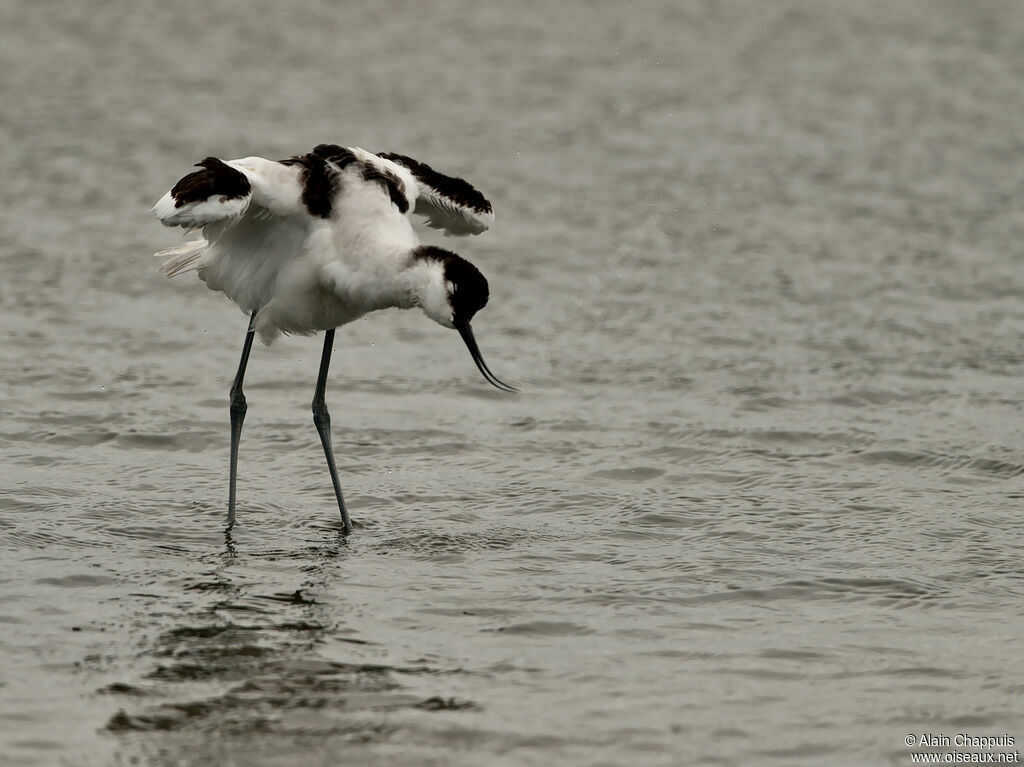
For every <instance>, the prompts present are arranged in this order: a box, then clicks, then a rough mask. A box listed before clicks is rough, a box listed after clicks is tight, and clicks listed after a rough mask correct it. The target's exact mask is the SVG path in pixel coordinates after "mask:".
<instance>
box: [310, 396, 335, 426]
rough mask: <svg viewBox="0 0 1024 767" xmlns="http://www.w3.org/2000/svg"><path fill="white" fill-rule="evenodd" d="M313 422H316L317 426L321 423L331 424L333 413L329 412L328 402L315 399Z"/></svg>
mask: <svg viewBox="0 0 1024 767" xmlns="http://www.w3.org/2000/svg"><path fill="white" fill-rule="evenodd" d="M313 423H315V424H316V425H317V426H320V425H321V424H324V425H327V426H330V424H331V414H330V413H329V412H327V403H326V402H320V401H319V400H313Z"/></svg>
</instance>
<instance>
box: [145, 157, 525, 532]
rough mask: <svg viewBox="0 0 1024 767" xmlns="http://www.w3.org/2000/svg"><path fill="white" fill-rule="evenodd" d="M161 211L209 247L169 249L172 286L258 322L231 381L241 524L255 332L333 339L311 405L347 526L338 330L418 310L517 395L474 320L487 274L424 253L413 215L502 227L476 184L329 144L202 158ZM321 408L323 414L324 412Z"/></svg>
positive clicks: (458, 228) (464, 225) (427, 249)
mask: <svg viewBox="0 0 1024 767" xmlns="http://www.w3.org/2000/svg"><path fill="white" fill-rule="evenodd" d="M197 167H198V168H199V170H196V171H194V172H192V173H189V174H188V175H186V176H184V177H183V178H182V179H181V180H179V181H178V183H177V184H175V185H174V187H172V188H171V190H170V191H169V192H167V194H165V195H164V196H163V197H162V198H161V199H160V200H159V201H158V202H157V203H156V205H155V206H154V207H153V212H154V213H155V214H156V216H157V218H159V219H160V221H161V222H162V223H163V224H165V225H166V226H177V227H183V228H185V229H189V230H192V229H201V230H202V235H203V236H202V238H201V239H196V240H193V241H191V242H187V243H185V244H184V245H181V246H179V247H176V248H170V249H168V250H164V251H161V252H160V253H158V254H157V255H158V256H162V257H165V258H166V260H165V262H164V264H163V266H162V267H161V270H162V271H163V272H164V273H165V274H166V275H167V276H169V277H173V276H175V275H177V274H181V273H183V272H187V271H192V270H196V271H197V272H198V275H199V278H200V279H202V280H203V281H204V282H205V283H206V285H207V287H209V288H210V289H211V290H215V291H220V292H222V293H224V294H225V295H227V296H228V297H229V298H230V299H231V300H232V301H234V302H235V303H236V304H238V306H239V307H241V308H242V309H243V311H245V312H247V313H248V314H249V315H250V324H249V331H248V333H247V335H246V343H245V345H244V347H243V353H242V361H241V363H240V365H239V369H238V373H237V375H236V378H235V383H234V385H233V386H232V408H231V414H232V451H231V481H230V485H231V489H230V499H229V511H228V522H229V526H230V525H231V524H233V522H234V507H235V473H236V470H235V466H236V462H237V448H238V435H239V434H240V432H241V423H242V419H243V418H244V413H245V399H244V395H242V377H243V375H244V372H245V366H246V364H247V361H248V357H249V351H250V348H251V344H252V337H253V334H254V333H258V334H259V335H260V337H261V338H262V339H263V341H264V342H265V343H271V342H272V341H273V340H274V339H275V338H276V337H277V335H278V334H280V333H295V334H304V335H308V334H312V333H315V332H316V331H319V330H322V331H326V333H327V337H326V338H325V344H324V356H323V360H322V363H321V371H320V377H319V380H318V383H317V390H316V394H315V396H314V403H313V409H314V421H316V422H317V429H318V430H319V431H320V436H321V439H322V441H323V443H324V450H325V453H326V454H327V460H328V465H329V467H330V469H331V475H332V479H333V480H334V485H335V491H336V494H337V499H338V504H339V507H340V509H341V512H342V518H343V520H344V525H345V528H346V530H347V529H348V528H349V522H348V515H347V511H346V510H345V505H344V501H343V499H342V494H341V488H340V485H339V483H338V480H337V473H336V470H335V468H334V460H333V452H332V450H331V448H330V428H329V418H328V415H327V411H326V405H325V404H324V403H323V390H324V386H325V385H326V375H327V366H328V364H329V361H330V350H331V345H332V344H333V340H334V330H335V328H337V327H340V326H341V325H344V324H346V323H348V322H352V321H353V320H355V319H358V318H359V317H361V316H363V315H365V314H367V313H369V312H372V311H376V310H378V309H385V308H389V307H397V308H404V309H407V308H413V307H419V308H421V309H422V310H423V312H424V313H425V314H426V315H427V316H428V317H429V318H430V319H432V320H434V321H435V322H437V323H439V324H440V325H443V326H444V327H447V328H454V329H456V330H458V331H459V333H460V334H461V336H462V338H463V340H464V341H465V343H466V345H467V347H468V348H469V351H470V354H471V355H472V357H473V361H474V362H475V363H476V365H477V367H478V368H479V370H480V372H481V373H482V374H483V376H484V378H486V379H487V381H488V382H490V383H491V384H492V385H494V386H496V387H497V388H499V389H503V390H506V391H515V390H514V389H513V388H512V387H510V386H508V385H507V384H505V383H503V382H502V381H500V380H499V379H498V378H496V377H495V376H494V374H493V373H491V371H490V370H489V369H488V367H487V365H486V363H485V362H484V360H483V357H482V356H481V354H480V349H479V347H478V346H477V344H476V340H475V339H474V337H473V332H472V329H471V327H470V320H471V319H472V318H473V316H474V315H475V314H476V312H477V311H479V310H480V309H482V308H483V307H484V306H485V305H486V304H487V299H488V286H487V280H486V279H485V278H484V276H483V275H482V274H481V273H480V272H479V271H478V270H477V269H476V267H474V266H473V265H472V264H470V263H469V262H468V261H466V260H465V259H464V258H462V257H461V256H459V255H457V254H455V253H453V252H451V251H449V250H446V249H443V248H438V247H433V246H422V245H420V242H419V238H418V237H417V235H416V233H415V231H414V230H413V227H412V223H411V221H410V218H409V217H410V215H416V216H422V217H423V218H424V219H425V220H426V223H427V225H428V226H431V227H433V228H437V229H442V230H444V231H445V232H446V233H447V234H450V235H468V234H479V233H481V232H483V231H485V230H486V229H487V228H488V227H489V226H490V225H491V224H492V223H493V221H494V212H493V210H492V208H491V204H490V202H488V201H487V199H486V198H485V197H484V196H483V195H482V194H481V193H480V192H479V191H478V190H477V189H476V188H474V187H473V186H472V185H470V184H469V183H468V182H466V181H463V180H462V179H459V178H453V177H450V176H446V175H444V174H442V173H439V172H437V171H435V170H434V169H433V168H431V167H430V166H429V165H426V164H424V163H420V162H417V161H416V160H413V159H412V158H410V157H406V156H404V155H400V154H386V153H382V154H373V153H371V152H367V151H365V150H363V149H360V148H358V147H341V146H337V145H334V144H321V145H320V146H317V147H316V148H315V149H314V150H313V151H312V152H310V153H308V154H304V155H297V156H295V157H292V158H290V159H287V160H280V161H275V160H267V159H264V158H262V157H246V158H243V159H240V160H221V159H218V158H216V157H207V158H206V159H205V160H203V161H202V162H200V163H199V164H198V166H197ZM318 411H320V415H317V413H318Z"/></svg>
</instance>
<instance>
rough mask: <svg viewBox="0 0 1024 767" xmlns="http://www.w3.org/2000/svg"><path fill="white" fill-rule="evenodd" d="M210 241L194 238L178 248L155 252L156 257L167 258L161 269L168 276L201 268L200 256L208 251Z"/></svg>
mask: <svg viewBox="0 0 1024 767" xmlns="http://www.w3.org/2000/svg"><path fill="white" fill-rule="evenodd" d="M207 245H209V243H208V242H207V241H206V240H192V241H191V242H186V243H185V244H184V245H179V246H177V247H176V248H168V249H167V250H161V251H160V252H159V253H156V254H154V255H155V257H156V258H166V259H167V260H166V261H164V262H163V263H162V264H161V265H160V271H161V272H163V273H164V274H165V275H166V276H168V277H174V276H175V275H178V274H181V273H182V272H187V271H190V270H192V269H197V268H199V258H200V256H202V255H203V253H204V252H205V251H206V247H207Z"/></svg>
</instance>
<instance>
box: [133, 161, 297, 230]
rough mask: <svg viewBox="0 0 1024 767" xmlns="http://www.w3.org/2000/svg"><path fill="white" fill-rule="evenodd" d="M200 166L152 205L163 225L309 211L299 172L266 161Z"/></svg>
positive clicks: (192, 224)
mask: <svg viewBox="0 0 1024 767" xmlns="http://www.w3.org/2000/svg"><path fill="white" fill-rule="evenodd" d="M197 167H199V168H201V170H197V171H194V172H192V173H189V174H188V175H187V176H185V177H183V178H182V179H181V180H179V181H178V183H177V184H175V185H174V186H173V187H172V188H171V191H169V192H168V193H167V194H165V195H164V196H163V197H161V198H160V200H159V201H158V202H157V204H156V205H154V206H153V212H154V213H155V214H156V217H157V218H158V219H160V221H161V223H163V224H164V225H165V226H182V227H185V228H188V229H194V228H197V227H209V226H211V225H214V224H223V225H230V224H231V223H232V222H235V221H237V220H238V219H240V218H241V217H242V216H244V215H245V214H246V212H249V211H250V208H252V209H253V210H252V211H251V215H279V216H280V215H293V214H296V213H299V212H302V211H304V210H305V208H304V207H303V206H302V205H301V197H302V192H303V189H302V181H303V179H302V178H301V175H302V174H301V172H300V169H299V168H295V167H291V166H289V165H285V164H283V163H279V162H273V161H271V160H265V159H263V158H262V157H246V158H243V159H241V160H227V161H224V160H219V159H217V158H216V157H207V158H206V159H205V160H203V161H202V162H200V163H198V164H197ZM207 239H210V237H209V233H207Z"/></svg>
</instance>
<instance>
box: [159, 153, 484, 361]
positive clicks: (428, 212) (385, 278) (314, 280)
mask: <svg viewBox="0 0 1024 767" xmlns="http://www.w3.org/2000/svg"><path fill="white" fill-rule="evenodd" d="M200 167H201V168H202V170H199V171H195V172H193V173H191V174H189V175H188V176H185V177H184V178H182V179H181V180H180V181H179V182H178V183H177V184H176V185H175V187H174V188H172V190H171V191H170V192H168V193H167V194H166V195H165V196H164V197H163V198H162V199H161V200H160V201H159V202H158V203H157V204H156V206H155V207H154V211H155V212H156V214H157V216H158V217H159V218H160V219H161V221H163V223H165V224H167V225H169V226H182V227H186V228H202V230H203V235H204V240H201V241H196V242H194V243H189V244H188V245H186V246H184V247H181V248H175V249H171V250H170V251H166V252H165V253H166V254H167V255H171V256H173V257H172V258H171V259H170V260H169V261H168V262H167V263H166V264H165V271H166V272H167V273H168V274H169V275H173V274H177V273H179V272H181V271H185V270H188V269H190V268H195V269H197V270H198V273H199V276H200V278H201V279H203V280H204V281H205V282H206V284H207V285H208V286H209V287H210V288H211V289H212V290H217V291H221V292H223V293H224V294H226V295H227V296H228V297H229V298H231V299H232V300H233V301H234V302H235V303H237V304H238V305H239V306H240V307H241V308H242V309H243V310H244V311H246V312H256V313H257V321H256V325H257V328H258V329H259V330H260V332H261V335H262V336H263V338H264V340H265V341H269V340H271V339H272V338H273V337H274V336H275V335H276V334H277V333H278V332H286V333H303V334H304V333H312V332H315V331H317V330H324V329H330V328H334V327H338V326H340V325H343V324H345V323H346V322H350V321H352V320H354V319H356V318H358V317H359V316H361V315H362V314H365V313H366V312H368V311H373V310H375V309H380V308H385V307H388V306H403V305H408V303H407V302H408V295H407V293H408V291H407V288H406V286H405V285H404V284H403V283H402V281H401V279H399V276H400V275H401V273H402V271H403V270H404V269H407V268H408V267H409V266H410V264H411V263H412V258H413V252H414V251H415V249H416V247H417V246H418V244H419V238H418V237H417V236H416V234H415V232H414V230H413V228H412V225H411V223H410V221H409V218H408V215H407V214H408V213H409V212H410V210H411V209H414V210H415V212H416V213H418V214H421V215H424V216H426V217H427V218H428V223H430V224H431V225H434V226H440V227H443V228H447V229H448V230H449V232H450V233H453V234H466V233H476V232H479V231H483V229H485V228H486V227H487V225H488V224H489V222H490V220H492V219H493V213H492V212H491V210H490V203H488V202H487V201H486V199H484V198H483V196H482V195H480V194H479V193H478V192H476V190H474V189H473V188H472V187H471V186H470V185H468V184H467V183H466V182H463V181H460V180H458V179H451V178H450V177H447V176H443V175H442V174H439V173H437V172H436V171H434V170H433V169H431V168H430V167H429V166H426V165H422V164H420V163H416V161H414V160H411V159H410V158H407V157H404V156H403V155H384V156H378V155H375V154H372V153H370V152H366V151H365V150H362V149H358V148H354V147H353V148H346V147H340V146H337V145H327V144H322V145H320V146H318V147H316V148H315V149H314V150H313V152H311V153H308V154H305V155H298V156H295V157H292V158H290V159H287V160H282V161H272V160H266V159H264V158H261V157H247V158H244V159H240V160H229V161H221V160H218V159H216V158H207V159H206V160H204V161H203V162H202V163H200ZM453 182H457V183H454V185H453ZM435 187H438V188H440V189H441V191H438V190H437V189H435ZM449 187H451V189H454V190H457V191H458V192H459V194H458V195H455V194H453V193H447V192H445V191H444V190H445V189H448V188H449ZM466 189H468V190H470V191H471V192H472V193H474V194H475V195H476V196H475V197H474V196H472V195H470V196H468V197H467V196H466V195H465V194H464V192H465V190H466ZM477 198H479V199H477Z"/></svg>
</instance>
